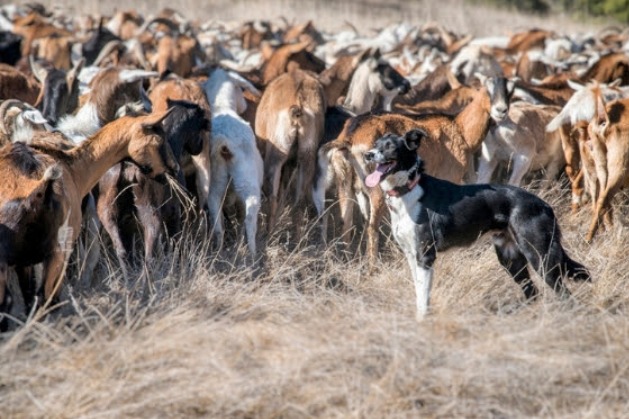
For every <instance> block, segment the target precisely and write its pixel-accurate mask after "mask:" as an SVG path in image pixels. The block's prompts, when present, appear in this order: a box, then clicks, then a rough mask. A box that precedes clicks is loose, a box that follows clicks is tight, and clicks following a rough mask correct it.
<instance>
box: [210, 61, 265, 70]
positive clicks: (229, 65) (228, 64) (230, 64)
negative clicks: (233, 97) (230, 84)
mask: <svg viewBox="0 0 629 419" xmlns="http://www.w3.org/2000/svg"><path fill="white" fill-rule="evenodd" d="M218 64H219V65H220V66H221V67H223V68H224V69H226V70H232V71H237V72H239V73H248V72H250V71H255V70H257V68H256V67H255V66H253V65H249V66H244V65H239V64H238V63H235V62H234V61H232V60H220V61H219V62H218Z"/></svg>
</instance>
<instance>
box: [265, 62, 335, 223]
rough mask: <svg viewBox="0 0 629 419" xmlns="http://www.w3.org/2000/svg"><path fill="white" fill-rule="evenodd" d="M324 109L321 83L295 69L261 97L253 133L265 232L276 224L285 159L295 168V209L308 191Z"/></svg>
mask: <svg viewBox="0 0 629 419" xmlns="http://www.w3.org/2000/svg"><path fill="white" fill-rule="evenodd" d="M325 108H326V103H325V96H324V93H323V87H322V86H321V83H320V82H319V80H318V79H317V78H316V77H315V76H314V75H312V74H311V73H309V72H306V71H302V70H299V69H295V70H293V71H291V72H289V73H285V74H282V75H281V76H279V77H278V78H276V79H275V80H274V81H273V82H271V84H269V85H268V86H267V88H266V90H265V91H264V94H263V95H262V99H261V100H260V105H259V107H258V115H257V118H256V125H255V133H256V135H257V136H258V138H259V139H260V141H261V142H262V145H263V147H264V149H265V152H264V188H265V190H266V195H267V197H268V198H269V200H270V210H269V221H268V229H269V231H271V230H272V229H273V227H274V226H275V223H276V221H277V215H278V214H277V212H278V208H279V202H278V200H279V199H280V196H281V195H280V184H281V183H282V179H281V176H282V168H283V167H284V165H285V164H286V162H287V161H288V160H289V159H292V158H296V164H297V182H296V185H295V194H294V195H293V198H292V203H293V204H294V205H295V206H296V207H297V208H299V204H300V203H301V201H302V200H303V199H304V198H305V197H306V196H307V194H308V192H309V190H310V188H311V187H312V182H313V178H314V172H315V164H316V158H317V148H318V147H319V143H320V141H321V138H322V136H323V118H324V114H325ZM284 180H285V179H284Z"/></svg>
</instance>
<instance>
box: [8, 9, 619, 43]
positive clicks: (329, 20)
mask: <svg viewBox="0 0 629 419" xmlns="http://www.w3.org/2000/svg"><path fill="white" fill-rule="evenodd" d="M543 1H544V0H487V1H481V0H385V1H371V0H274V1H271V0H208V1H203V0H154V1H153V0H131V1H128V0H127V1H125V0H108V1H102V0H62V1H55V0H43V1H41V2H40V3H42V4H44V5H45V6H47V7H54V6H58V7H62V8H63V9H64V10H68V11H69V12H71V13H75V14H82V13H90V14H94V13H103V14H111V13H112V12H113V11H114V10H124V9H128V8H135V9H137V10H138V11H140V12H141V13H143V14H144V15H147V14H151V13H156V12H157V11H159V10H160V9H162V8H164V7H170V8H173V9H175V10H178V11H180V12H181V13H182V14H183V15H184V16H186V17H187V18H189V19H192V20H195V19H197V20H201V21H207V20H210V21H211V20H221V21H225V20H238V21H243V20H252V19H277V18H279V17H280V16H284V17H285V18H287V19H289V20H292V19H295V20H297V21H306V20H309V19H311V20H313V21H314V22H316V26H317V27H318V28H321V29H325V30H339V29H341V28H342V27H343V26H344V25H345V22H346V21H347V22H351V23H352V24H353V25H355V26H356V28H357V29H358V30H359V31H360V32H362V33H368V32H369V31H371V30H372V29H377V28H381V27H384V26H386V25H389V24H391V23H397V22H408V23H411V24H416V25H417V24H423V23H425V22H427V21H437V22H440V23H442V24H443V25H444V26H445V27H446V28H448V29H450V30H453V31H455V32H458V33H471V34H474V35H476V36H489V35H492V36H495V35H504V34H508V33H511V32H515V31H518V30H523V29H526V28H532V27H537V28H542V29H552V30H556V31H558V32H560V33H576V32H588V31H596V30H597V29H600V28H602V27H604V26H606V25H610V24H614V23H617V21H616V20H614V18H613V17H612V16H614V14H613V13H611V12H605V11H604V10H606V9H601V11H600V12H597V13H595V12H594V9H592V8H591V7H583V6H582V5H581V4H580V3H578V2H579V1H581V2H586V1H588V2H589V3H591V4H594V3H595V2H596V1H599V2H602V1H603V0H561V3H560V2H559V1H556V0H553V3H552V7H551V5H548V7H546V8H544V7H542V6H539V4H540V3H542V2H543ZM549 1H550V0H549ZM606 1H618V0H606ZM621 1H622V0H621ZM27 2H28V1H24V0H22V3H27ZM18 3H19V2H18ZM543 4H547V3H543ZM497 6H500V7H497ZM536 6H537V9H536ZM540 8H541V10H542V11H545V12H544V13H540V10H539V9H540ZM599 9H600V8H599ZM599 9H596V10H599ZM614 10H615V9H614ZM623 10H624V9H623ZM626 10H629V6H626ZM628 13H629V12H628ZM616 18H620V16H616ZM625 20H626V19H625Z"/></svg>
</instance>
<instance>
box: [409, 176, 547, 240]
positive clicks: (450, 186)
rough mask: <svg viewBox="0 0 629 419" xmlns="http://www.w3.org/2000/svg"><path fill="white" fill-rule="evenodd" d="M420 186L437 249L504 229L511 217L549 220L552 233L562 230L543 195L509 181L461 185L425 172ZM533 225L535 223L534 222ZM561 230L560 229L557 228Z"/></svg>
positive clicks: (518, 219) (424, 220)
mask: <svg viewBox="0 0 629 419" xmlns="http://www.w3.org/2000/svg"><path fill="white" fill-rule="evenodd" d="M420 186H421V187H422V188H423V189H424V196H423V197H422V199H421V205H422V207H423V209H424V211H422V213H423V217H426V218H425V219H421V218H420V219H419V220H418V222H419V223H423V222H427V221H430V224H431V226H432V231H433V232H440V231H442V233H441V234H437V236H436V237H435V239H436V240H435V241H436V243H435V244H436V245H437V250H445V249H447V248H448V247H451V246H467V245H469V244H471V243H472V242H474V241H475V240H476V239H478V237H479V236H480V235H481V234H483V233H486V232H489V231H496V230H504V229H507V228H508V227H509V222H510V220H511V221H513V222H517V223H518V225H520V224H523V225H522V228H526V223H528V222H536V223H540V222H542V223H548V222H550V225H551V227H552V229H551V230H552V231H550V232H549V233H555V234H558V230H557V229H556V225H555V224H556V223H554V222H553V221H554V220H555V215H554V213H553V210H552V208H551V207H550V205H548V204H547V203H546V202H544V201H543V200H542V199H540V198H538V197H537V196H535V195H533V194H531V193H529V192H527V191H525V190H524V189H520V188H516V187H512V186H508V185H463V186H461V185H457V184H454V183H451V182H448V181H446V180H441V179H437V178H434V177H432V176H428V175H426V174H424V175H422V178H421V180H420ZM531 227H532V226H531ZM555 230H557V231H555Z"/></svg>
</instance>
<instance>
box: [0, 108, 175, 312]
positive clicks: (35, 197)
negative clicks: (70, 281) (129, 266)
mask: <svg viewBox="0 0 629 419" xmlns="http://www.w3.org/2000/svg"><path fill="white" fill-rule="evenodd" d="M167 115H168V114H167V113H163V114H158V115H149V116H146V117H138V118H132V117H124V118H120V119H118V120H116V121H114V122H112V123H110V124H108V125H106V126H105V127H103V128H102V129H101V130H100V131H99V132H98V133H97V134H95V135H94V136H93V137H91V138H90V139H88V140H86V141H84V142H83V143H82V144H81V145H80V146H78V147H75V148H72V149H70V150H63V149H61V148H59V146H57V145H52V144H53V143H54V141H52V142H50V141H46V140H45V137H44V141H42V142H37V141H35V142H34V143H33V144H32V145H31V146H30V147H29V146H25V145H24V144H21V143H15V144H11V145H9V146H7V147H4V148H3V149H2V150H0V177H2V178H3V179H5V181H4V182H3V183H2V186H1V187H0V225H1V226H2V230H1V232H0V304H2V300H4V297H5V284H6V283H7V275H8V267H9V266H16V265H18V266H21V267H27V266H29V265H34V264H37V263H41V262H43V264H44V283H43V287H44V297H45V298H46V299H47V300H48V299H50V298H52V297H54V296H55V295H56V293H57V292H58V290H59V286H60V281H61V280H62V275H63V270H64V265H65V263H66V260H67V258H68V256H69V254H70V252H71V249H72V247H73V245H74V243H75V241H76V239H77V237H78V235H79V233H80V230H81V220H82V210H81V202H82V200H83V197H85V196H86V195H87V194H88V193H89V192H90V191H91V190H92V188H94V186H95V185H96V184H97V183H98V180H99V179H100V177H101V176H102V175H103V174H104V173H105V172H106V171H107V170H108V169H109V168H110V167H112V166H113V165H114V164H116V163H118V162H120V161H121V160H123V159H126V158H130V159H132V160H133V161H135V162H136V163H137V164H138V165H139V166H140V167H141V169H142V170H143V171H144V172H145V173H147V174H148V175H149V176H151V177H154V178H155V177H159V176H163V174H164V173H165V172H167V171H169V172H170V171H173V170H175V169H176V162H175V161H174V159H173V157H172V152H171V151H170V148H169V147H166V146H165V141H164V138H163V130H162V127H161V122H162V120H163V119H164V118H165V117H166V116H167ZM53 135H55V134H53ZM21 280H22V281H24V280H25V279H23V278H22V279H21ZM21 285H22V286H23V287H26V288H27V289H28V288H30V287H29V285H28V284H24V283H23V282H22V284H21ZM29 303H30V302H29Z"/></svg>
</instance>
